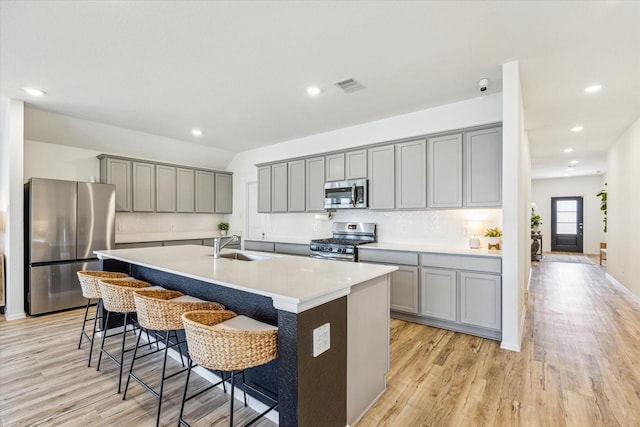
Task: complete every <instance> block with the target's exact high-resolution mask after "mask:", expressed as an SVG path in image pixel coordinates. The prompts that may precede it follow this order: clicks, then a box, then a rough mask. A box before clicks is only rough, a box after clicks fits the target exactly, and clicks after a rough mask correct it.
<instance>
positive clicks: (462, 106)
mask: <svg viewBox="0 0 640 427" xmlns="http://www.w3.org/2000/svg"><path fill="white" fill-rule="evenodd" d="M500 121H502V100H501V95H500V94H494V95H488V96H483V97H479V98H473V99H469V100H466V101H462V102H456V103H453V104H447V105H442V106H439V107H436V108H430V109H427V110H422V111H417V112H414V113H410V114H404V115H401V116H396V117H391V118H387V119H383V120H378V121H375V122H369V123H364V124H360V125H356V126H352V127H348V128H344V129H338V130H335V131H331V132H326V133H322V134H318V135H312V136H309V137H305V138H300V139H295V140H291V141H287V142H283V143H280V144H275V145H271V146H268V147H263V148H259V149H255V150H249V151H244V152H242V153H239V154H238V155H237V156H236V157H234V159H233V160H232V161H231V163H230V164H229V166H228V170H230V171H232V172H233V173H234V185H233V187H234V188H233V215H231V221H230V222H231V228H233V229H243V230H244V229H245V226H246V213H245V211H246V187H247V186H246V184H247V183H248V182H254V181H256V180H257V169H256V167H255V164H257V163H264V162H271V161H277V160H282V159H287V158H292V157H297V156H307V155H312V154H317V153H324V152H328V151H332V150H341V149H346V148H351V147H357V146H361V145H366V144H371V143H377V142H384V141H391V140H395V139H400V138H408V137H413V136H417V135H424V134H429V133H436V132H442V131H447V130H452V129H460V128H464V127H470V126H477V125H483V124H487V123H497V122H500ZM467 214H468V215H470V216H472V217H473V216H476V215H480V218H479V219H485V218H484V217H485V216H486V222H487V224H488V225H501V222H502V218H501V215H500V214H499V213H496V212H490V210H489V211H482V212H479V213H477V214H474V213H472V212H467V213H464V212H463V213H461V212H459V211H444V210H443V211H422V212H397V211H396V212H376V211H370V210H366V211H355V210H347V211H345V212H339V213H337V214H336V216H335V220H336V221H351V220H357V219H362V220H366V221H370V222H375V223H378V224H380V226H381V227H380V234H379V238H380V240H381V241H420V242H429V243H433V244H440V243H442V244H449V245H451V244H454V245H456V246H465V245H467V236H466V235H465V234H464V233H463V228H462V224H461V221H462V220H463V219H464V218H465V215H467ZM472 219H473V218H472ZM266 223H267V229H266V230H265V232H266V234H267V236H268V235H272V236H279V237H285V236H286V237H307V236H309V237H327V236H329V235H330V234H331V221H317V220H315V219H314V215H313V214H270V215H267V221H266ZM403 225H404V226H405V227H406V231H405V232H403Z"/></svg>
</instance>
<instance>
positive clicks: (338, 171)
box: [325, 153, 345, 181]
mask: <svg viewBox="0 0 640 427" xmlns="http://www.w3.org/2000/svg"><path fill="white" fill-rule="evenodd" d="M325 162H326V164H325V166H326V176H327V181H342V180H343V179H345V178H344V176H345V175H344V153H338V154H331V155H329V156H326V157H325Z"/></svg>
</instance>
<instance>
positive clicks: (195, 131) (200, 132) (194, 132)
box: [191, 129, 202, 136]
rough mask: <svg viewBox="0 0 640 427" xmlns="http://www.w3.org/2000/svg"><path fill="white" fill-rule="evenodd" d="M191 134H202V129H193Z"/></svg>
mask: <svg viewBox="0 0 640 427" xmlns="http://www.w3.org/2000/svg"><path fill="white" fill-rule="evenodd" d="M191 134H192V135H195V136H202V131H201V130H200V129H192V130H191Z"/></svg>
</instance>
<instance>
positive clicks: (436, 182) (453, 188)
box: [427, 134, 462, 208]
mask: <svg viewBox="0 0 640 427" xmlns="http://www.w3.org/2000/svg"><path fill="white" fill-rule="evenodd" d="M427 171H428V173H429V176H428V178H427V183H428V191H427V196H428V199H427V200H428V203H427V206H428V207H430V208H460V207H462V134H455V135H447V136H440V137H437V138H429V139H428V140H427Z"/></svg>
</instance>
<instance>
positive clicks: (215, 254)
mask: <svg viewBox="0 0 640 427" xmlns="http://www.w3.org/2000/svg"><path fill="white" fill-rule="evenodd" d="M222 239H226V242H224V243H222V244H220V243H221V242H222ZM237 239H240V236H238V235H237V234H234V235H233V236H231V237H214V238H213V257H214V258H220V251H221V250H222V249H224V247H225V246H227V245H228V244H229V243H231V242H234V241H236V240H237Z"/></svg>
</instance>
